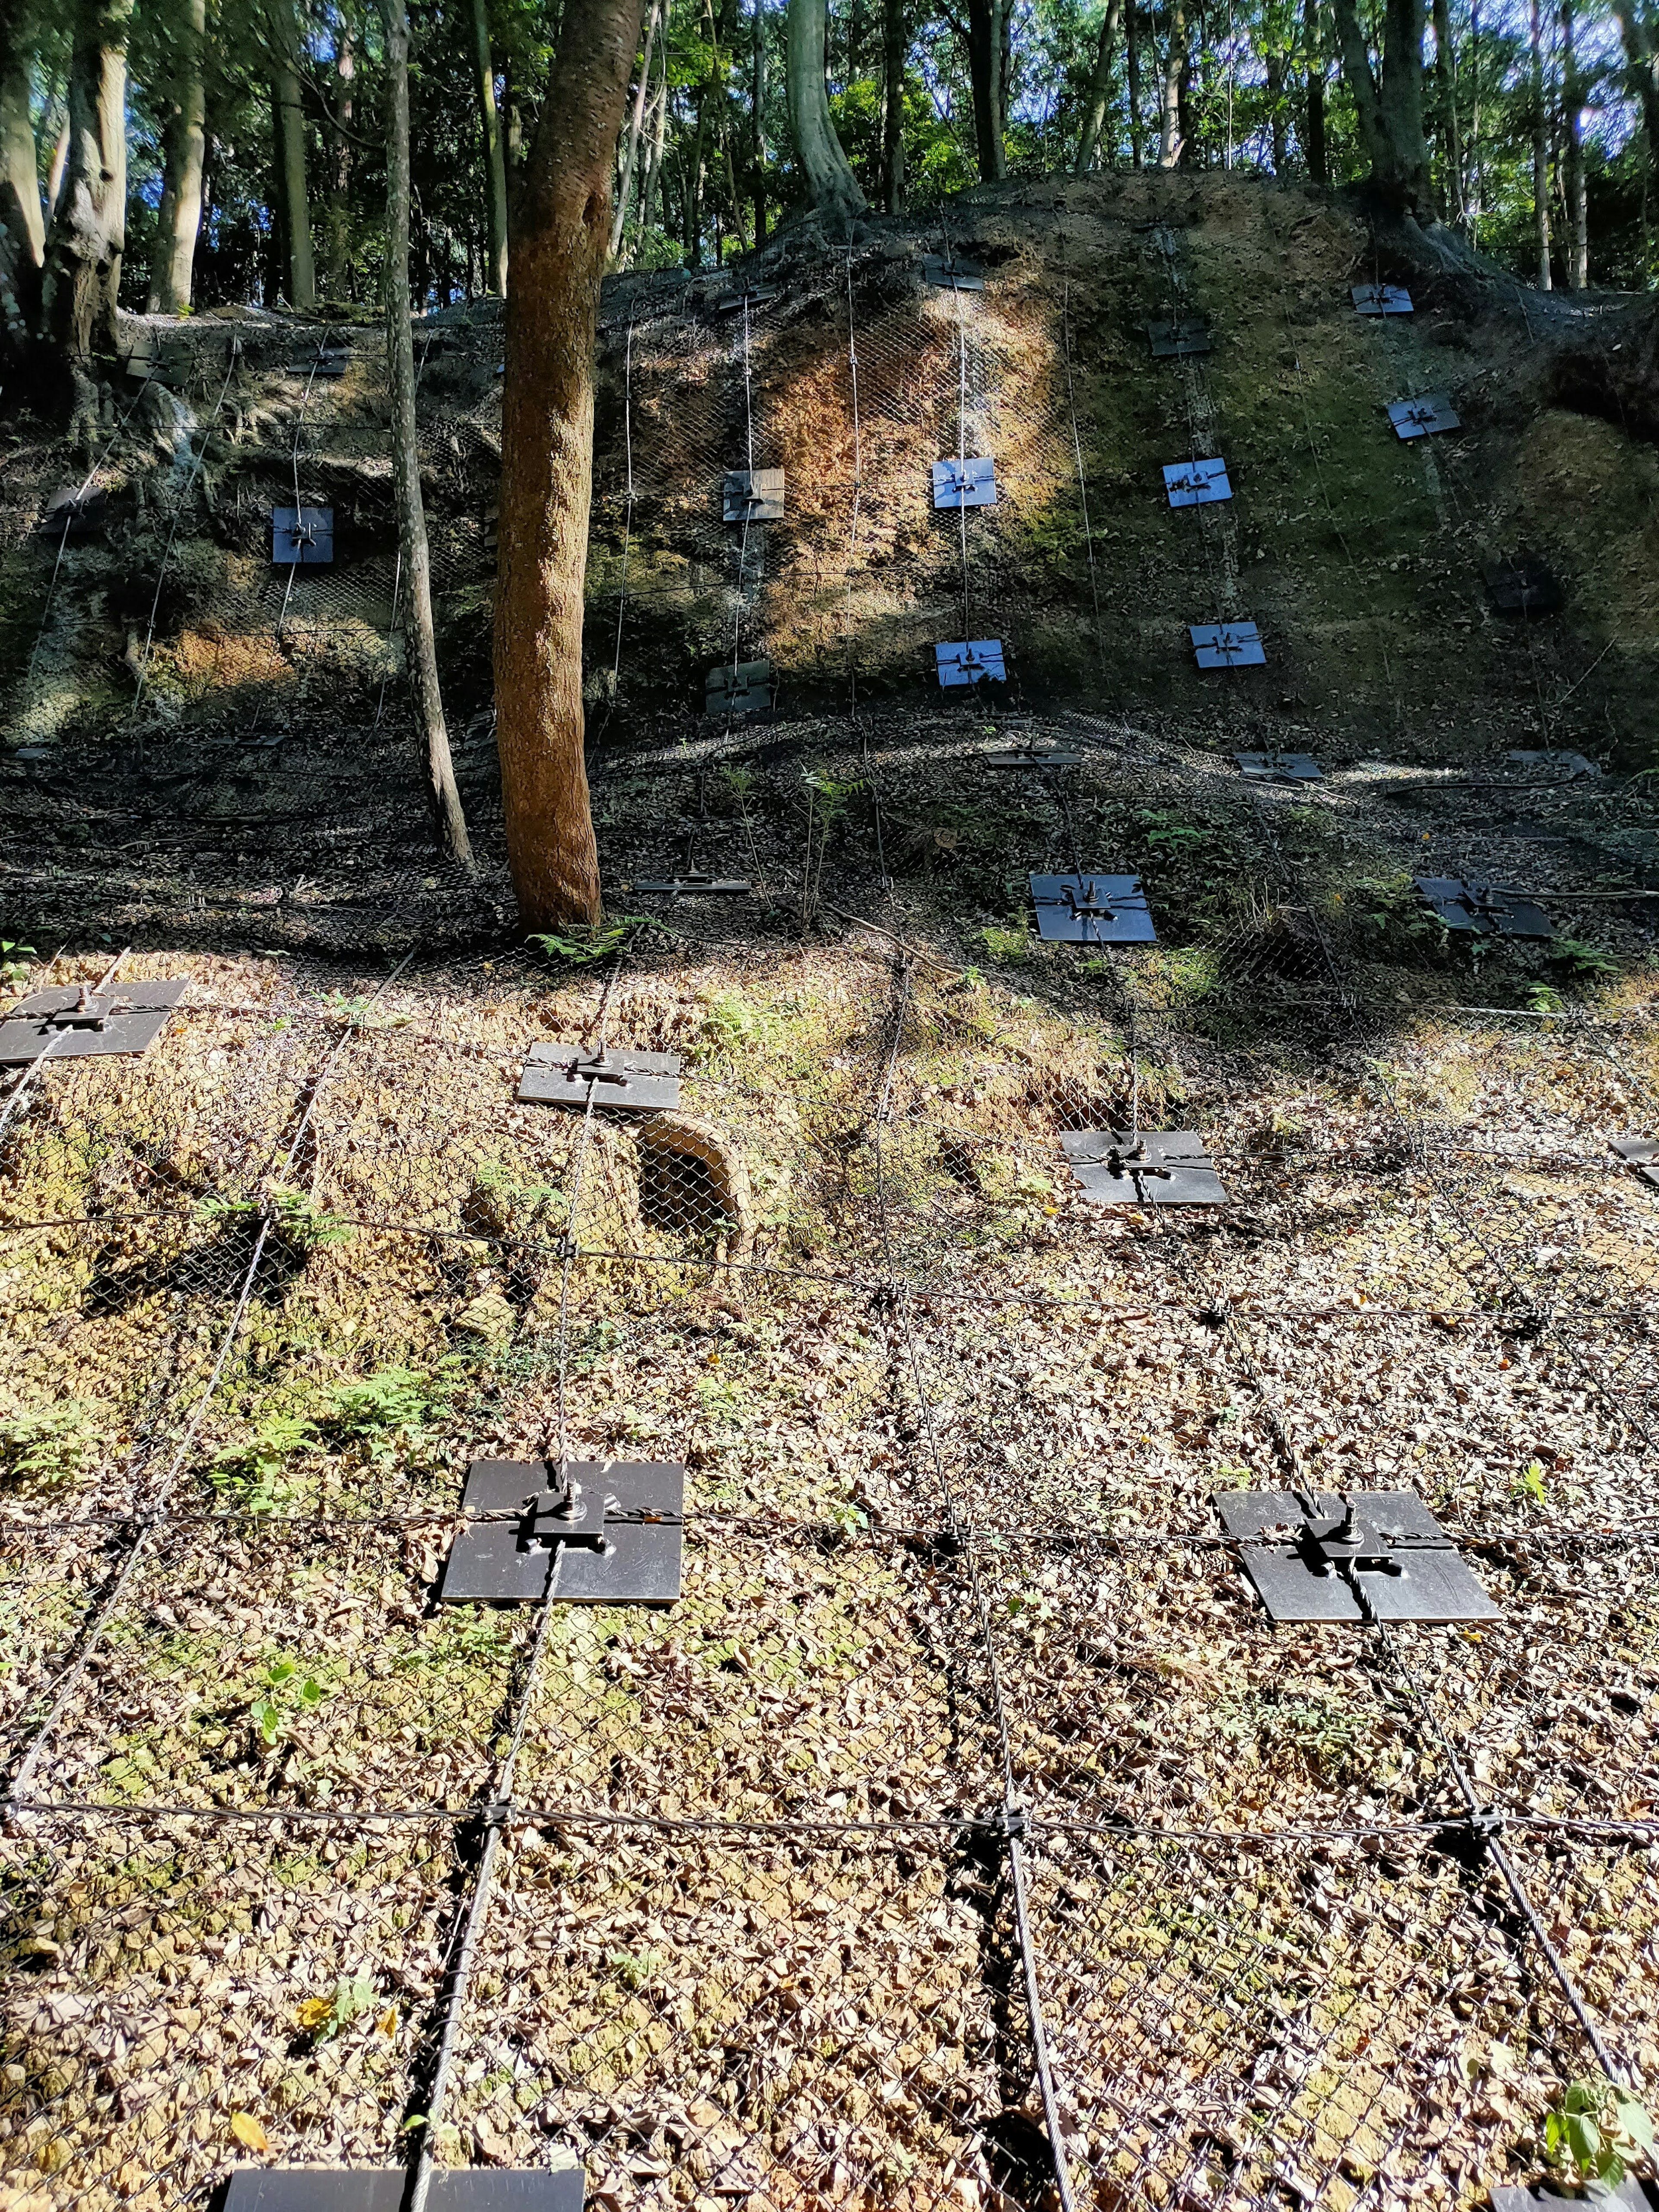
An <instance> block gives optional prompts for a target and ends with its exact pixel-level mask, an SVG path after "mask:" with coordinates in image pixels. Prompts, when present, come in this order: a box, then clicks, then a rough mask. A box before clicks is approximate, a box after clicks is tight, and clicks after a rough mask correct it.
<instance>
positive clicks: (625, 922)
mask: <svg viewBox="0 0 1659 2212" xmlns="http://www.w3.org/2000/svg"><path fill="white" fill-rule="evenodd" d="M650 929H659V930H660V929H663V924H662V923H661V922H659V921H652V919H651V917H650V916H649V915H643V914H619V915H616V916H615V917H614V919H613V920H611V921H586V922H570V923H568V924H567V925H566V927H564V928H563V929H562V930H558V931H553V930H550V931H548V932H547V933H545V934H544V935H542V936H533V937H529V938H526V940H525V942H526V944H527V945H535V946H536V948H537V950H538V951H541V952H544V953H545V954H546V955H547V957H548V958H549V959H550V960H562V961H563V963H565V965H566V966H567V967H568V968H592V967H594V966H596V965H597V964H598V963H599V961H601V960H608V959H610V957H611V954H612V953H613V952H620V951H622V950H623V947H624V946H625V945H629V943H631V942H632V940H633V939H634V938H635V936H637V935H638V934H639V933H640V932H641V931H642V930H650ZM664 934H665V935H671V934H672V933H671V932H670V931H666V930H665V931H664Z"/></svg>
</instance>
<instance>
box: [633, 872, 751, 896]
mask: <svg viewBox="0 0 1659 2212" xmlns="http://www.w3.org/2000/svg"><path fill="white" fill-rule="evenodd" d="M634 889H635V890H636V891H638V892H639V894H640V896H641V897H642V898H747V897H748V896H749V895H750V892H751V891H752V890H753V889H754V885H753V884H751V883H750V880H749V878H748V877H747V876H705V875H702V874H701V873H699V872H698V871H697V870H696V869H695V868H690V869H688V870H687V871H686V872H685V873H684V875H683V876H641V877H638V878H636V879H635V884H634Z"/></svg>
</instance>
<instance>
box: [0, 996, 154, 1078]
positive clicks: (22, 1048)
mask: <svg viewBox="0 0 1659 2212" xmlns="http://www.w3.org/2000/svg"><path fill="white" fill-rule="evenodd" d="M187 987H188V984H187V979H186V978H185V977H184V976H182V975H178V976H169V977H168V978H167V980H166V981H162V982H157V983H117V984H114V985H112V987H111V988H110V989H108V990H107V991H94V990H93V989H91V988H90V987H89V986H88V985H87V984H84V983H67V984H60V985H59V986H58V987H57V988H56V989H55V990H51V991H35V992H33V993H32V994H31V995H30V996H29V997H28V998H27V999H20V1000H19V1001H18V1003H17V1004H16V1006H14V1007H13V1008H12V1010H11V1012H10V1013H9V1014H8V1015H7V1016H6V1017H5V1018H4V1019H3V1020H0V1067H19V1066H22V1065H23V1064H24V1063H25V1062H26V1061H28V1060H39V1059H40V1055H41V1054H42V1053H43V1052H46V1050H47V1049H48V1048H50V1050H51V1054H52V1058H53V1059H54V1060H88V1059H92V1058H94V1057H101V1056H102V1055H103V1054H106V1053H132V1052H144V1051H147V1050H148V1049H149V1047H150V1046H151V1045H152V1044H154V1043H155V1040H156V1038H157V1037H158V1036H160V1035H161V1031H162V1030H163V1029H164V1028H165V1026H166V1024H167V1016H168V1014H169V1013H170V1012H172V1011H173V1007H174V1006H177V1005H178V1003H179V1000H180V999H182V998H183V997H184V995H185V990H186V988H187Z"/></svg>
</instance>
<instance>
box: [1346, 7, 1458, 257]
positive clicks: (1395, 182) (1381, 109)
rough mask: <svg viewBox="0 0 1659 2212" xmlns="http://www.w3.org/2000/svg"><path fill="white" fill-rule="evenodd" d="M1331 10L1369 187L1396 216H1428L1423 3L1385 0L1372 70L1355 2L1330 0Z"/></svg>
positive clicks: (1430, 194) (1429, 192)
mask: <svg viewBox="0 0 1659 2212" xmlns="http://www.w3.org/2000/svg"><path fill="white" fill-rule="evenodd" d="M1333 13H1334V16H1335V19H1336V41H1337V46H1338V50H1339V51H1340V54H1341V56H1342V74H1343V76H1344V77H1345V78H1346V82H1347V87H1348V90H1349V91H1350V93H1351V94H1352V95H1353V104H1354V112H1355V117H1356V119H1357V120H1358V125H1359V143H1360V145H1361V146H1362V148H1363V149H1364V155H1365V161H1366V166H1367V167H1368V168H1369V169H1370V188H1371V190H1372V191H1373V192H1374V193H1375V194H1376V197H1377V198H1378V199H1380V200H1381V201H1382V202H1383V205H1384V206H1385V207H1388V208H1391V209H1392V210H1394V211H1395V213H1396V214H1400V215H1407V216H1432V215H1433V213H1434V197H1433V192H1432V190H1431V183H1430V178H1429V149H1428V143H1427V141H1426V140H1425V137H1424V136H1423V32H1424V0H1384V4H1383V51H1382V53H1381V55H1380V57H1379V58H1378V63H1377V65H1376V67H1375V68H1373V66H1372V64H1371V57H1370V47H1369V46H1367V44H1366V41H1365V33H1364V27H1363V26H1362V25H1361V23H1360V20H1359V11H1358V6H1357V5H1356V0H1333Z"/></svg>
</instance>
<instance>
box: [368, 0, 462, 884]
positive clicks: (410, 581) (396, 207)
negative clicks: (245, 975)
mask: <svg viewBox="0 0 1659 2212" xmlns="http://www.w3.org/2000/svg"><path fill="white" fill-rule="evenodd" d="M381 14H382V16H383V19H384V23H385V29H386V270H385V286H386V366H387V368H388V370H389V372H390V382H391V385H392V492H393V496H394V498H395V501H396V504H397V509H398V552H399V555H400V556H401V562H400V580H401V582H402V586H403V606H404V653H405V658H406V661H407V665H408V669H409V674H410V682H411V684H412V685H413V688H414V692H415V704H416V712H417V713H418V714H419V716H420V722H421V737H422V744H423V746H424V751H425V767H426V779H427V788H428V792H429V793H430V794H431V799H432V806H433V811H434V813H435V816H436V817H437V821H438V825H439V829H440V831H441V835H442V837H443V841H444V843H445V844H446V845H447V848H448V849H449V851H450V853H451V854H452V855H453V857H454V858H455V859H456V860H460V861H463V862H465V863H466V864H467V865H469V866H470V865H471V859H472V851H471V846H470V845H469V844H468V842H467V836H466V821H465V816H464V815H463V814H462V812H461V801H460V795H459V793H458V792H457V790H456V788H455V771H454V768H453V765H452V763H451V761H450V755H449V731H448V727H447V725H446V723H445V721H444V702H443V694H442V693H441V690H439V688H438V654H437V648H436V646H435V642H434V640H433V633H432V555H431V551H430V550H429V548H428V544H427V537H426V509H425V507H424V505H423V504H422V499H421V455H420V447H419V445H418V443H417V442H416V430H415V341H414V334H413V331H412V329H411V327H410V300H409V17H408V15H407V12H406V10H405V8H404V0H381Z"/></svg>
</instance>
